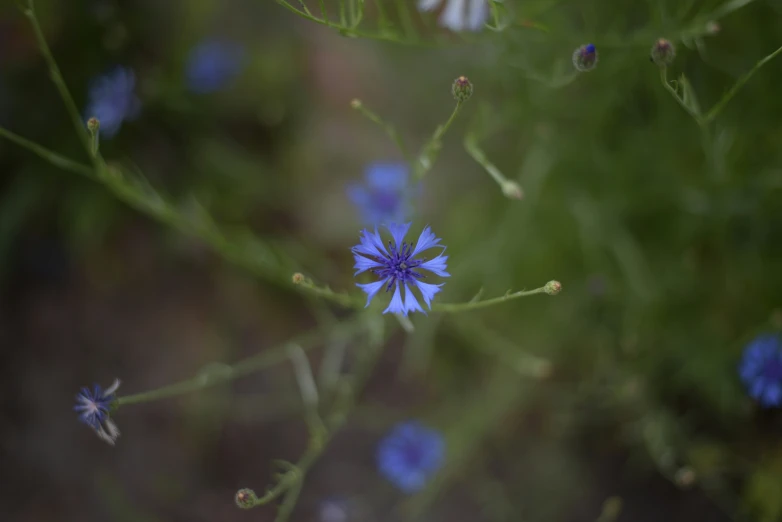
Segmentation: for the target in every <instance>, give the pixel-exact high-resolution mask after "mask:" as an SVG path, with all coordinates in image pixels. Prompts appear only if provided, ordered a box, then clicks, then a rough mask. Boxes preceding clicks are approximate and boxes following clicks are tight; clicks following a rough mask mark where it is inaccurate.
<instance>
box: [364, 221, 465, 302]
mask: <svg viewBox="0 0 782 522" xmlns="http://www.w3.org/2000/svg"><path fill="white" fill-rule="evenodd" d="M410 225H411V223H407V224H404V225H397V224H395V223H391V224H389V225H388V226H386V228H387V229H388V230H389V232H391V236H392V238H393V241H389V242H388V248H386V246H385V245H383V239H382V238H381V237H380V233H379V232H378V231H377V228H375V231H374V233H371V232H369V231H367V230H366V229H364V230H362V231H361V238H360V242H359V244H358V245H356V246H355V247H353V248H352V252H353V257H354V259H355V261H356V264H355V265H353V268H355V269H356V273H355V274H354V275H358V274H360V273H361V272H365V271H367V270H371V271H372V272H373V273H375V275H377V276H378V278H379V280H378V281H376V282H374V283H368V284H360V283H357V284H356V286H358V287H359V288H361V289H362V290H363V291H364V292H366V294H367V306H369V303H370V301H372V298H373V297H375V294H377V293H378V292H379V291H380V289H381V288H383V287H385V290H386V292H388V291H390V290H391V289H392V288H393V289H394V295H393V297H392V298H391V303H390V304H389V305H388V307H387V308H386V309H385V310H384V311H383V313H384V314H385V313H389V312H391V313H396V314H403V315H407V314H408V313H409V312H424V310H423V308H421V305H420V304H419V303H418V299H416V297H415V295H414V294H413V292H412V290H411V288H410V287H411V286H412V287H413V288H417V289H418V290H419V291H420V292H421V295H422V296H423V298H424V302H425V303H426V305H427V306H428V307H429V309H431V308H432V304H431V303H432V299H433V298H434V296H435V294H436V293H437V292H439V291H440V287H441V286H443V283H441V284H439V285H435V284H431V283H424V282H423V281H422V280H421V279H423V278H424V277H425V276H424V274H422V273H421V270H428V271H429V272H432V273H434V274H436V275H438V276H440V277H449V276H450V274H449V273H448V272H446V271H445V270H446V268H447V266H446V261H447V260H448V256H445V255H443V252H445V247H444V246H442V245H440V241H441V239H440V238H438V237H436V236H435V235H434V233H432V230H431V229H430V228H429V227H426V228H424V230H423V231H422V232H421V235H420V236H419V237H418V241H417V242H416V243H406V242H404V238H405V235H407V231H408V230H409V229H410ZM430 248H440V249H442V250H441V251H440V253H439V254H438V255H437V256H436V257H434V258H432V259H429V260H425V259H421V258H419V257H418V256H419V254H421V253H422V252H424V251H426V250H429V249H430ZM401 287H404V290H405V292H404V298H403V297H402V293H401ZM424 313H425V312H424Z"/></svg>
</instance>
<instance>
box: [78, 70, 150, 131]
mask: <svg viewBox="0 0 782 522" xmlns="http://www.w3.org/2000/svg"><path fill="white" fill-rule="evenodd" d="M135 88H136V75H135V74H134V73H133V70H132V69H129V68H126V67H117V68H116V69H114V70H113V71H111V72H110V73H108V74H106V75H104V76H100V77H98V78H96V79H94V80H93V81H92V83H91V84H90V88H89V96H88V98H89V101H88V104H87V110H86V114H85V121H86V120H88V119H90V118H92V117H95V118H98V120H100V132H101V136H104V137H106V138H111V137H112V136H114V135H115V134H117V132H118V131H119V129H120V127H122V122H123V121H125V120H128V121H130V120H133V119H135V118H136V117H137V116H138V113H139V111H140V109H141V101H140V100H139V99H138V97H137V96H136V95H135V93H134V92H133V91H134V89H135Z"/></svg>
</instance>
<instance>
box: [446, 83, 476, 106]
mask: <svg viewBox="0 0 782 522" xmlns="http://www.w3.org/2000/svg"><path fill="white" fill-rule="evenodd" d="M472 91H473V87H472V83H470V80H468V79H467V77H466V76H459V77H458V78H456V80H454V82H453V86H452V87H451V92H452V93H453V97H454V98H455V99H456V101H458V102H459V103H464V102H466V101H467V100H469V99H470V97H471V96H472Z"/></svg>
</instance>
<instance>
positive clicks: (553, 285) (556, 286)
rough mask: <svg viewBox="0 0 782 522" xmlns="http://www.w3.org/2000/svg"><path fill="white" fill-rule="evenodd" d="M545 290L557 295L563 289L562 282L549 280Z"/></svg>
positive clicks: (549, 293)
mask: <svg viewBox="0 0 782 522" xmlns="http://www.w3.org/2000/svg"><path fill="white" fill-rule="evenodd" d="M543 291H544V292H546V293H547V294H548V295H557V294H558V293H560V292H561V291H562V283H560V282H559V281H549V282H548V283H546V286H544V287H543Z"/></svg>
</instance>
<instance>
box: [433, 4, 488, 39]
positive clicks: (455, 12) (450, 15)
mask: <svg viewBox="0 0 782 522" xmlns="http://www.w3.org/2000/svg"><path fill="white" fill-rule="evenodd" d="M442 2H443V0H419V1H418V9H419V10H421V11H432V10H434V9H436V8H437V7H438V6H439V5H440V4H441V3H442ZM488 18H489V0H445V9H443V12H442V14H441V15H440V25H442V26H443V27H447V28H448V29H450V30H451V31H457V32H458V31H465V30H470V31H479V30H480V29H481V28H483V24H485V23H486V20H487V19H488Z"/></svg>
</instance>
